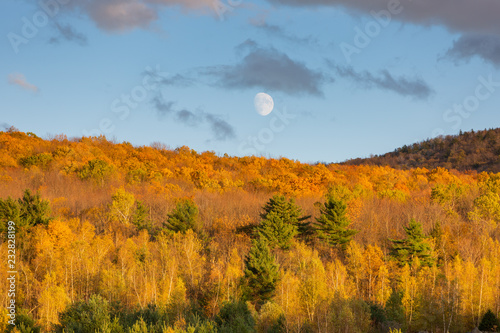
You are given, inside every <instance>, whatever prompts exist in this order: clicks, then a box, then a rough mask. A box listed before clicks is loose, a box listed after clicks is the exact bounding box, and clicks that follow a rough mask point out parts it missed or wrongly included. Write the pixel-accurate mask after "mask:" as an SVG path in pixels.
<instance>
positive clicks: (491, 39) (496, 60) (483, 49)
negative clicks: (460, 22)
mask: <svg viewBox="0 0 500 333" xmlns="http://www.w3.org/2000/svg"><path fill="white" fill-rule="evenodd" d="M475 56H477V57H479V58H482V59H483V60H485V61H487V62H491V63H492V64H494V65H496V66H500V36H495V35H477V34H474V35H470V34H467V35H463V36H461V37H460V38H459V39H458V40H456V41H455V42H453V46H452V47H451V48H450V49H449V50H448V51H447V52H446V55H445V58H448V59H451V60H453V61H455V62H456V63H458V62H461V61H466V62H467V61H469V60H470V59H472V58H474V57H475Z"/></svg>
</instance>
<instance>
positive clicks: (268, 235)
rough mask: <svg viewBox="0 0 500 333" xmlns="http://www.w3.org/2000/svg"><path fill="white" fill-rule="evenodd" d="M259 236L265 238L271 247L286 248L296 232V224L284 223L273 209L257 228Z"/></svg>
mask: <svg viewBox="0 0 500 333" xmlns="http://www.w3.org/2000/svg"><path fill="white" fill-rule="evenodd" d="M258 233H259V236H260V237H262V238H265V239H266V240H267V242H268V244H269V246H270V247H271V248H275V247H280V248H281V249H283V250H287V249H289V248H290V246H291V242H292V239H293V237H294V236H295V235H296V234H297V225H296V224H291V223H286V222H285V221H284V220H283V218H282V217H280V215H279V214H278V213H277V212H275V211H270V212H269V214H267V216H266V218H265V219H264V220H263V221H262V222H261V224H260V226H259V228H258Z"/></svg>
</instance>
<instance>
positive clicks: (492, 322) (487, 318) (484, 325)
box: [478, 310, 500, 332]
mask: <svg viewBox="0 0 500 333" xmlns="http://www.w3.org/2000/svg"><path fill="white" fill-rule="evenodd" d="M478 328H479V330H480V331H483V332H485V331H486V332H498V329H499V328H500V325H499V322H498V318H497V317H496V316H495V314H494V313H493V312H492V311H491V310H488V311H486V313H485V314H484V316H483V319H481V323H480V324H479V327H478Z"/></svg>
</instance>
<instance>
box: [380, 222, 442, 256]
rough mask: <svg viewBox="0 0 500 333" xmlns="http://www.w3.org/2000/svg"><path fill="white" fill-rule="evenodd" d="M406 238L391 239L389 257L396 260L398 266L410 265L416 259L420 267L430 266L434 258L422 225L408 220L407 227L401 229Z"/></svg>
mask: <svg viewBox="0 0 500 333" xmlns="http://www.w3.org/2000/svg"><path fill="white" fill-rule="evenodd" d="M403 228H404V230H405V232H406V238H403V239H391V240H390V241H391V242H392V250H391V253H390V254H391V256H392V257H393V258H394V259H396V260H397V261H398V263H399V265H400V266H404V265H405V264H409V265H411V264H412V262H413V260H414V259H415V258H418V259H419V261H420V264H421V265H422V266H432V265H433V264H434V262H435V258H434V257H433V256H432V250H431V247H430V245H429V243H428V242H427V240H426V237H425V235H424V232H423V230H422V224H420V223H418V222H417V221H415V220H414V219H411V220H410V223H409V224H408V226H407V227H403Z"/></svg>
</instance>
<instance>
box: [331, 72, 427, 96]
mask: <svg viewBox="0 0 500 333" xmlns="http://www.w3.org/2000/svg"><path fill="white" fill-rule="evenodd" d="M334 69H335V71H336V73H337V75H339V76H340V77H343V78H347V79H350V80H352V81H353V82H355V83H356V84H357V85H359V86H361V87H363V88H366V89H372V88H378V89H383V90H389V91H392V92H395V93H397V94H399V95H402V96H409V97H413V98H416V99H427V98H429V97H430V96H431V95H432V94H434V90H433V89H432V88H431V87H429V85H428V84H427V83H426V82H425V81H423V80H422V79H420V78H414V79H408V78H406V77H394V76H393V75H392V74H391V73H389V72H388V71H387V70H383V71H381V72H380V74H379V75H374V74H372V73H370V72H367V71H363V72H356V71H355V70H354V69H353V68H352V67H343V66H334Z"/></svg>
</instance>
